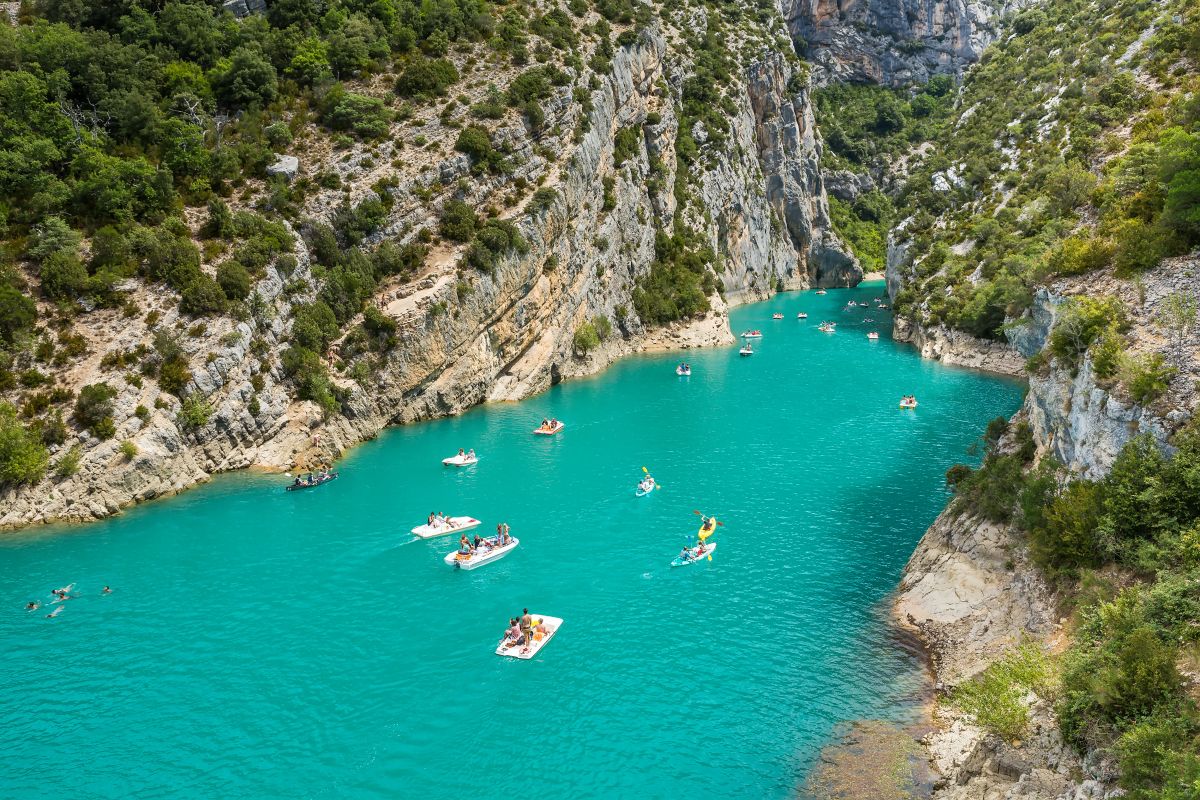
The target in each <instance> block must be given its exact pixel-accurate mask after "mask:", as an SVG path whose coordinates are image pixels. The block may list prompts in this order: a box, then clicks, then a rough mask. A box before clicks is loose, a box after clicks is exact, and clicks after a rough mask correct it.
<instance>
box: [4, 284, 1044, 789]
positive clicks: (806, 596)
mask: <svg viewBox="0 0 1200 800" xmlns="http://www.w3.org/2000/svg"><path fill="white" fill-rule="evenodd" d="M883 293H884V292H883V287H882V284H874V285H866V286H863V287H859V288H858V289H853V290H830V291H829V293H828V294H827V295H825V296H818V295H816V294H815V293H813V292H805V293H789V294H783V295H779V296H778V297H776V298H775V299H773V300H772V301H769V302H766V303H759V304H755V305H751V306H745V307H742V308H738V309H735V310H734V311H733V313H732V320H733V325H734V330H735V331H737V332H740V331H742V330H745V329H748V328H760V329H761V330H762V331H763V334H764V338H763V339H762V340H761V341H756V342H755V350H756V353H755V355H754V356H752V357H749V358H739V356H738V354H737V348H736V347H733V348H727V349H722V350H712V351H703V352H689V353H686V354H668V355H657V356H643V357H635V358H630V359H626V360H624V361H622V362H620V363H618V364H616V365H615V366H613V367H612V368H611V369H609V370H607V371H606V372H605V373H603V374H602V375H600V376H598V377H596V378H593V379H589V380H584V381H578V382H572V383H569V384H566V385H563V386H559V387H555V388H554V389H552V390H551V391H549V392H547V393H545V394H543V395H541V396H539V397H536V398H533V399H532V400H529V401H526V402H523V403H519V404H506V405H496V406H488V407H484V408H481V409H477V410H475V411H473V412H471V413H468V414H465V415H463V416H461V417H457V418H454V419H447V420H440V421H436V422H431V423H426V424H421V425H413V426H408V427H404V428H398V429H394V430H389V431H387V432H385V433H383V434H382V435H381V436H380V437H379V438H378V439H376V440H375V441H372V442H369V443H367V444H365V445H362V446H361V447H358V448H357V449H355V450H353V451H351V453H350V454H349V455H348V456H347V457H346V458H345V459H343V460H342V461H341V462H339V464H338V469H340V470H341V477H340V478H339V479H338V480H337V481H335V482H333V483H330V484H329V485H327V486H322V487H320V488H317V489H314V490H310V491H303V492H291V493H289V492H285V491H283V484H284V483H285V482H286V479H284V478H282V477H265V476H261V475H254V474H250V473H238V474H233V475H226V476H220V477H219V478H217V479H216V480H214V481H213V482H212V483H211V484H209V485H207V486H204V487H202V488H199V489H196V490H194V491H190V492H187V493H185V494H183V495H182V496H179V497H177V498H172V499H169V500H165V501H161V502H155V503H151V504H149V505H146V506H143V507H140V508H136V509H133V510H131V511H129V512H128V513H126V514H124V515H122V516H120V517H118V518H115V519H112V520H108V521H105V522H101V523H97V524H93V525H89V526H81V527H70V528H61V527H60V528H51V529H40V530H33V531H27V532H21V533H16V534H11V535H4V536H0V648H2V650H3V652H4V654H5V656H4V663H5V668H4V669H3V670H2V671H0V753H2V754H3V760H4V765H5V766H4V768H3V769H2V770H0V797H12V798H24V797H41V796H46V795H53V794H69V795H71V796H77V797H139V798H141V797H144V798H160V797H181V798H182V797H189V798H190V797H222V798H265V797H314V798H337V797H384V796H387V797H421V798H427V799H436V798H466V797H493V796H496V795H499V794H501V793H503V792H511V791H521V792H531V793H532V795H533V796H537V797H543V798H573V797H582V796H586V797H610V796H611V797H617V796H624V797H667V796H709V797H711V796H720V797H746V798H761V797H794V796H796V794H797V793H798V792H802V791H803V786H804V783H805V777H806V775H807V774H808V772H809V770H810V769H811V767H812V765H813V763H814V760H815V759H816V757H817V754H818V753H819V752H820V749H821V747H822V746H823V745H824V744H826V743H827V742H828V741H829V738H830V736H831V735H832V733H833V732H834V731H835V729H837V726H838V724H839V723H842V722H845V721H847V720H852V719H859V718H878V719H892V720H898V721H902V720H903V719H904V718H905V717H906V716H908V715H911V714H913V713H914V711H913V709H914V708H915V707H916V705H917V704H918V703H919V701H920V693H921V686H922V675H921V666H920V664H919V663H917V661H916V660H915V659H914V658H913V657H912V656H911V655H910V654H907V653H905V651H904V650H903V648H899V647H897V646H896V645H895V642H894V641H893V639H892V635H893V634H892V631H891V630H890V628H889V626H888V623H887V613H886V608H885V606H886V600H887V598H888V595H889V593H890V592H891V591H892V590H893V589H894V588H895V585H896V582H897V580H898V578H899V576H900V572H901V570H902V568H903V566H904V563H905V562H906V561H907V559H908V557H909V555H910V554H911V552H912V549H913V547H914V546H915V544H916V542H917V541H918V539H919V538H920V536H921V534H922V533H923V532H924V530H925V528H926V527H927V526H928V524H929V523H930V522H931V521H932V520H933V518H934V517H935V516H936V515H937V513H938V512H939V511H940V510H941V508H942V506H943V505H944V504H945V501H946V493H945V488H944V480H943V476H944V473H945V470H946V468H947V467H949V466H950V465H951V464H953V463H954V462H956V461H963V460H968V459H969V458H970V457H969V456H967V455H966V453H965V450H966V448H967V447H968V446H969V445H970V444H971V443H972V442H973V441H974V440H976V439H977V438H978V436H979V434H980V433H981V432H982V430H983V427H984V425H985V424H986V423H987V421H988V420H989V419H991V418H993V417H995V416H997V415H1006V416H1007V415H1009V414H1011V413H1012V412H1013V411H1015V410H1016V408H1017V407H1018V405H1019V404H1020V400H1021V396H1022V392H1023V387H1022V385H1021V384H1019V383H1017V382H1013V381H1008V380H1004V379H1001V378H997V377H994V376H987V375H982V374H978V373H972V372H968V371H964V370H957V369H953V368H947V367H944V366H941V365H939V364H936V363H933V362H928V361H922V360H921V359H920V358H919V357H918V356H917V354H916V353H915V351H914V350H913V349H912V348H910V347H907V346H904V345H897V344H894V343H893V342H892V341H891V340H890V338H889V333H888V331H889V330H890V319H889V318H888V317H887V316H886V314H887V312H884V311H879V310H876V309H875V308H874V307H872V308H857V309H855V310H854V311H845V310H843V306H844V305H845V303H846V301H847V300H848V299H850V298H854V299H856V300H868V299H870V298H873V297H876V296H882V295H883ZM774 311H782V312H783V313H784V315H785V316H784V319H783V320H779V321H773V320H772V319H771V314H772V312H774ZM798 311H807V312H808V313H809V318H808V319H807V320H803V321H801V320H797V319H796V313H797V312H798ZM864 317H873V318H874V319H875V320H876V322H875V323H865V322H863V321H862V320H863V318H864ZM822 319H833V320H837V321H838V323H839V327H838V332H837V333H836V334H833V335H826V334H822V333H819V332H818V331H817V324H818V323H819V322H820V321H821V320H822ZM868 330H879V331H880V334H881V339H880V340H879V341H868V340H867V338H866V335H865V334H866V332H867V331H868ZM681 358H686V360H687V361H688V362H689V363H691V364H692V369H693V374H692V377H691V378H679V377H676V376H675V374H674V367H675V364H676V363H678V361H679V360H680V359H681ZM906 393H915V394H916V395H917V397H918V398H919V400H920V408H918V409H917V410H916V411H901V410H899V409H897V401H898V400H899V398H900V396H901V395H902V394H906ZM548 416H554V417H557V418H559V419H562V420H564V421H565V422H566V428H565V430H564V431H563V432H562V433H561V434H559V435H558V436H555V437H536V436H533V435H531V429H532V428H533V427H535V426H536V425H537V423H538V422H539V421H540V420H541V419H542V418H543V417H548ZM459 447H474V448H475V449H476V450H477V451H478V452H479V455H480V463H479V464H478V465H477V466H475V467H470V468H466V469H462V470H454V469H450V468H444V467H442V465H441V464H440V460H441V459H442V458H444V457H446V456H449V455H452V454H453V453H455V452H457V450H458V448H459ZM643 465H644V466H647V467H649V468H650V470H651V471H652V472H653V474H654V476H655V477H656V478H657V479H658V480H659V481H660V483H661V484H662V486H663V488H662V489H661V490H660V491H657V492H654V493H653V494H652V495H650V496H649V497H645V498H641V499H638V498H635V497H634V494H633V490H634V486H635V484H636V483H637V480H638V479H639V478H640V476H641V467H642V466H643ZM694 509H699V510H703V511H706V512H708V513H711V514H716V515H717V516H718V517H719V518H720V519H721V520H722V521H723V522H724V523H725V527H724V528H722V529H720V531H719V533H718V534H717V535H716V537H715V541H717V542H718V543H719V545H720V547H719V549H718V551H717V553H716V555H715V556H714V557H713V560H712V561H711V562H708V561H703V562H700V563H697V564H694V565H691V566H688V567H684V568H679V569H671V568H670V567H669V566H668V565H669V563H670V561H671V559H672V557H674V556H675V555H676V554H677V553H678V552H679V549H680V547H681V546H682V545H683V544H684V543H685V540H686V539H687V538H689V537H694V535H695V532H696V527H697V519H698V518H697V517H695V516H694V515H693V513H692V512H693V510H694ZM431 510H437V511H445V512H446V513H448V514H452V515H456V514H470V515H473V516H476V517H479V518H480V519H482V520H483V521H484V526H483V527H482V528H480V529H479V531H480V532H483V533H487V532H489V531H491V530H494V528H495V524H496V523H497V522H500V521H502V520H503V521H507V522H508V523H509V524H510V525H511V526H512V532H513V534H514V535H515V536H517V537H519V538H520V540H521V545H520V546H519V547H518V548H517V549H516V550H515V551H514V552H513V553H512V554H510V555H509V556H508V557H507V558H505V559H503V560H501V561H498V562H496V563H494V564H490V565H487V566H484V567H482V568H480V569H478V570H475V571H472V572H465V571H455V570H453V569H450V568H448V567H446V566H445V565H444V564H443V563H442V557H443V556H444V555H445V554H446V553H448V552H449V551H450V550H452V549H453V547H454V544H455V542H454V537H444V538H440V539H433V540H429V541H420V540H414V538H413V537H412V536H411V535H410V534H409V533H408V531H409V529H410V528H412V527H413V526H415V525H418V524H421V523H422V522H424V520H425V517H426V515H427V514H428V513H429V512H430V511H431ZM71 582H76V583H77V587H76V592H77V594H78V595H79V596H78V597H77V598H76V599H72V600H69V601H67V603H66V604H65V606H66V607H65V609H64V610H63V612H62V613H61V615H60V616H59V617H57V618H56V619H46V618H45V614H46V613H47V609H42V610H40V611H38V612H34V613H26V612H25V611H24V610H23V606H24V603H25V602H27V601H28V600H30V599H35V598H36V599H39V600H41V601H42V602H46V601H47V600H49V599H50V598H49V592H50V589H51V588H54V587H57V586H62V585H65V584H68V583H71ZM105 584H109V585H111V586H112V587H113V590H114V592H113V594H112V595H109V596H101V595H100V590H101V588H102V587H103V585H105ZM523 606H528V607H529V609H530V610H531V611H532V612H534V613H535V614H549V615H553V616H557V617H563V618H564V619H565V623H564V625H563V627H562V629H561V631H560V632H559V633H558V634H557V635H556V636H555V637H554V639H553V641H551V642H550V643H549V644H548V645H547V647H546V648H545V649H544V650H543V651H542V652H541V653H540V654H539V655H538V656H537V657H536V658H535V659H533V660H532V661H515V660H512V659H508V658H500V657H497V656H496V655H494V654H493V649H494V648H495V645H496V641H497V639H498V638H499V635H500V633H501V632H502V630H503V628H504V627H505V623H506V621H507V619H508V617H509V616H512V615H515V614H518V613H519V612H520V610H521V608H522V607H523Z"/></svg>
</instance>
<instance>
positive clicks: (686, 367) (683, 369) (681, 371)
mask: <svg viewBox="0 0 1200 800" xmlns="http://www.w3.org/2000/svg"><path fill="white" fill-rule="evenodd" d="M675 374H676V375H678V376H679V377H681V378H686V377H688V376H689V375H691V374H692V365H691V364H680V365H679V366H678V367H676V368H675Z"/></svg>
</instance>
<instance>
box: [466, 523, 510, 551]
mask: <svg viewBox="0 0 1200 800" xmlns="http://www.w3.org/2000/svg"><path fill="white" fill-rule="evenodd" d="M508 531H509V528H508V523H507V522H501V523H500V524H499V525H497V526H496V535H495V536H493V537H492V538H490V539H485V538H483V537H482V536H480V535H479V534H475V539H474V540H471V539H468V538H467V535H466V534H465V533H464V534H463V535H462V536H460V537H459V538H458V554H459V555H460V556H464V557H470V556H473V555H475V554H476V553H480V552H482V553H486V552H488V551H490V550H494V549H495V548H497V547H504V546H505V545H508V544H511V543H512V536H510V535H509V532H508Z"/></svg>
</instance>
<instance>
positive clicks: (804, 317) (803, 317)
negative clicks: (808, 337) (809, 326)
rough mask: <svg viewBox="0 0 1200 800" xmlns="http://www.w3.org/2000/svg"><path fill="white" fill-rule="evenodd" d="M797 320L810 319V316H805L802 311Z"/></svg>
mask: <svg viewBox="0 0 1200 800" xmlns="http://www.w3.org/2000/svg"><path fill="white" fill-rule="evenodd" d="M796 319H808V314H805V313H804V312H803V311H801V312H800V313H799V314H797V315H796Z"/></svg>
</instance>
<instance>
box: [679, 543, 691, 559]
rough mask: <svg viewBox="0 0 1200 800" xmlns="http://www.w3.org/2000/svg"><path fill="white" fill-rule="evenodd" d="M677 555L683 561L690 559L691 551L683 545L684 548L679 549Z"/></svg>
mask: <svg viewBox="0 0 1200 800" xmlns="http://www.w3.org/2000/svg"><path fill="white" fill-rule="evenodd" d="M679 557H680V558H682V559H683V560H684V561H691V560H692V551H691V550H690V549H689V548H688V547H687V546H686V545H685V546H684V548H683V549H682V550H680V551H679Z"/></svg>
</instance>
